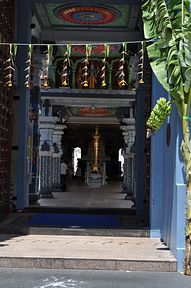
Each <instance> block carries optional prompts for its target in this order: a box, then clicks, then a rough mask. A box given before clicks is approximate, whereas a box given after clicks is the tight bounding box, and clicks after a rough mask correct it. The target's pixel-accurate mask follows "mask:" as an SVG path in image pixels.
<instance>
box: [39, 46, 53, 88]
mask: <svg viewBox="0 0 191 288" xmlns="http://www.w3.org/2000/svg"><path fill="white" fill-rule="evenodd" d="M52 53H53V45H52V44H49V45H47V53H46V56H45V58H43V59H42V71H41V73H40V79H41V87H42V88H44V89H47V88H50V83H49V73H50V67H51V60H52Z"/></svg>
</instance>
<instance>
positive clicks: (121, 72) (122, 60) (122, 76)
mask: <svg viewBox="0 0 191 288" xmlns="http://www.w3.org/2000/svg"><path fill="white" fill-rule="evenodd" d="M126 54H127V52H126V45H125V43H123V44H122V52H121V57H120V61H119V74H118V83H119V87H120V88H123V87H124V86H126V85H127V82H126V81H125V72H124V67H125V55H126Z"/></svg>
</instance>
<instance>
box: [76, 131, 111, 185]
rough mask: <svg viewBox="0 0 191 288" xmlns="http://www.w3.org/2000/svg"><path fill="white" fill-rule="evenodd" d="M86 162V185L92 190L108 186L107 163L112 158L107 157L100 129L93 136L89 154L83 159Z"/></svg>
mask: <svg viewBox="0 0 191 288" xmlns="http://www.w3.org/2000/svg"><path fill="white" fill-rule="evenodd" d="M82 160H84V161H86V173H85V183H86V184H87V185H88V186H90V187H92V188H100V187H102V186H105V185H106V184H107V175H106V162H107V161H110V160H111V158H110V157H108V156H106V154H105V147H104V142H103V141H102V139H101V136H100V134H99V130H98V127H96V129H95V133H94V134H93V135H92V141H91V143H90V145H89V150H88V154H87V155H85V156H83V157H82Z"/></svg>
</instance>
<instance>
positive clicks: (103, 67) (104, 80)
mask: <svg viewBox="0 0 191 288" xmlns="http://www.w3.org/2000/svg"><path fill="white" fill-rule="evenodd" d="M104 48H105V49H104V51H103V53H104V58H103V60H102V63H103V66H102V68H101V73H102V74H101V79H102V82H101V86H102V87H105V86H106V85H107V84H106V79H105V68H106V58H107V57H109V49H110V45H109V44H104Z"/></svg>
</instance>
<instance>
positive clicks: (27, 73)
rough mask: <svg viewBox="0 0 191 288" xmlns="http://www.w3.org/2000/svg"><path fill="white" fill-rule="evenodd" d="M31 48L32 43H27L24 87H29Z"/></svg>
mask: <svg viewBox="0 0 191 288" xmlns="http://www.w3.org/2000/svg"><path fill="white" fill-rule="evenodd" d="M32 50H33V47H32V45H29V46H28V55H27V61H26V65H27V67H26V68H25V72H26V76H25V87H26V88H30V79H31V64H32Z"/></svg>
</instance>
